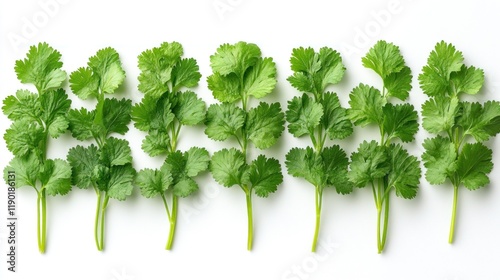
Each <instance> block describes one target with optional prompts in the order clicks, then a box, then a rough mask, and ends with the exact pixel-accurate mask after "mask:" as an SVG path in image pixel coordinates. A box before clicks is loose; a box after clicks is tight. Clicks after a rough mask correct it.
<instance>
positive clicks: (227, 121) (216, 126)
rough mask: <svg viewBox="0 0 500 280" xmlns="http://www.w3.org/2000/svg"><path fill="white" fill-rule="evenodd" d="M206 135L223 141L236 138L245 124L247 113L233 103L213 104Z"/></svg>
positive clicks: (209, 111) (207, 119)
mask: <svg viewBox="0 0 500 280" xmlns="http://www.w3.org/2000/svg"><path fill="white" fill-rule="evenodd" d="M205 124H206V126H207V127H206V128H205V134H206V135H207V136H208V137H210V138H211V139H214V140H217V141H223V140H226V139H228V138H229V137H230V136H236V135H237V133H238V131H239V129H241V128H242V127H243V125H244V124H245V112H244V111H243V110H242V109H241V108H239V107H237V106H236V105H235V104H232V103H222V104H212V105H210V107H208V110H207V118H206V121H205Z"/></svg>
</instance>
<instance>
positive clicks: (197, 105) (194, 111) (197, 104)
mask: <svg viewBox="0 0 500 280" xmlns="http://www.w3.org/2000/svg"><path fill="white" fill-rule="evenodd" d="M176 97H177V104H176V105H175V106H174V107H173V108H172V112H173V113H174V115H175V117H176V118H177V119H178V120H179V122H180V123H181V124H183V125H197V124H200V123H202V122H203V121H204V120H205V114H206V113H205V102H204V101H203V100H201V99H200V98H198V97H197V96H196V94H195V93H194V92H192V91H187V92H183V93H178V94H177V96H176Z"/></svg>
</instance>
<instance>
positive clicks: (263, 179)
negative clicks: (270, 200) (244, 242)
mask: <svg viewBox="0 0 500 280" xmlns="http://www.w3.org/2000/svg"><path fill="white" fill-rule="evenodd" d="M210 66H211V67H212V71H213V74H212V75H210V76H209V77H208V78H207V82H208V88H209V89H210V90H211V91H212V93H213V96H214V97H215V98H216V99H217V100H218V101H220V102H221V103H220V104H213V105H211V106H210V107H209V108H208V111H207V116H206V121H205V124H206V126H207V127H206V129H205V134H207V136H208V137H209V138H211V139H213V140H216V141H223V140H227V139H229V138H233V137H234V138H235V139H236V140H237V141H238V143H239V145H240V148H241V150H237V149H234V148H233V149H229V150H228V149H223V150H221V151H218V152H216V153H215V154H214V155H213V157H212V161H211V163H210V171H211V172H212V175H213V177H214V179H215V180H216V181H217V182H218V183H219V184H221V185H223V186H226V187H231V186H234V185H238V186H240V187H241V189H242V190H243V191H244V192H245V195H246V202H247V211H248V246H247V248H248V250H251V248H252V236H253V219H252V200H251V198H252V194H253V192H255V194H256V195H257V196H260V197H267V196H268V195H269V194H270V193H273V192H275V191H276V190H277V186H278V185H279V184H281V182H282V181H283V176H282V174H281V166H280V164H279V162H278V161H277V160H276V159H273V158H270V159H268V158H266V157H265V156H264V155H259V156H258V157H257V159H256V160H254V161H253V162H251V163H250V164H249V163H247V148H248V143H249V142H252V143H253V145H254V146H255V147H256V148H258V149H261V150H263V149H267V148H269V147H271V146H272V145H274V144H275V143H276V142H277V140H278V138H279V137H280V136H281V133H282V132H283V130H284V123H285V117H284V114H283V112H282V111H281V106H280V104H279V103H273V104H268V103H265V102H261V103H260V104H259V105H258V106H257V107H255V108H249V100H250V97H251V96H253V97H254V98H257V99H260V98H263V97H265V96H267V95H268V94H269V93H271V92H272V91H273V89H274V87H275V86H276V65H275V64H274V62H273V60H272V59H271V58H263V57H262V56H261V51H260V49H259V47H258V46H257V45H255V44H249V43H245V42H238V43H236V44H234V45H230V44H223V45H221V46H220V47H219V48H218V49H217V52H216V53H215V54H213V55H212V56H210ZM240 100H241V107H239V106H238V105H237V103H236V102H239V101H240Z"/></svg>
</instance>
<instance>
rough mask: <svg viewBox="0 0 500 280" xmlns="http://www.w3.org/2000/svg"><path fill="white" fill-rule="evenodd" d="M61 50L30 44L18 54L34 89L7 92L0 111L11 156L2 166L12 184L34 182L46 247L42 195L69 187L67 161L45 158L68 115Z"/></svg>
mask: <svg viewBox="0 0 500 280" xmlns="http://www.w3.org/2000/svg"><path fill="white" fill-rule="evenodd" d="M60 59H61V54H60V53H59V52H58V51H56V50H55V49H53V48H52V47H50V46H49V45H48V44H46V43H39V44H38V45H35V46H31V47H30V50H29V52H28V53H27V55H26V58H25V59H23V60H17V61H16V65H15V71H16V74H17V78H18V79H19V81H20V82H21V83H23V84H32V85H34V86H35V88H36V90H37V92H36V93H32V92H30V91H29V90H26V89H20V90H18V91H17V92H16V94H15V95H9V96H7V97H6V98H5V99H4V101H3V107H2V111H3V113H4V114H5V115H6V116H7V117H8V118H9V119H10V120H11V121H13V123H12V124H11V125H10V127H9V128H8V129H7V130H6V132H5V134H4V140H5V143H6V144H7V148H8V149H9V151H11V152H12V154H13V155H14V158H13V159H12V160H11V161H10V163H9V165H8V166H7V167H5V169H4V178H5V180H6V181H7V180H8V174H9V172H15V173H16V187H23V186H30V187H33V188H34V189H35V190H36V192H37V194H38V198H37V199H38V200H37V221H38V223H37V227H38V230H37V232H38V248H39V250H40V252H41V253H43V252H45V240H46V195H47V194H48V195H57V194H60V195H65V194H67V193H68V192H69V191H70V190H71V167H70V166H69V164H68V163H67V162H66V161H63V160H60V159H54V160H52V159H47V145H48V141H49V139H50V138H58V137H59V136H61V135H62V134H64V133H65V132H66V130H67V129H68V119H67V117H66V115H67V113H68V110H69V108H70V106H71V100H69V99H68V95H67V94H66V93H65V92H64V90H63V89H62V84H63V83H64V81H66V78H67V75H66V72H65V71H63V70H62V69H61V67H62V65H63V64H62V62H61V61H60Z"/></svg>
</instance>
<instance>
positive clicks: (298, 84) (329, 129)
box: [286, 47, 353, 252]
mask: <svg viewBox="0 0 500 280" xmlns="http://www.w3.org/2000/svg"><path fill="white" fill-rule="evenodd" d="M290 64H291V69H292V71H294V73H293V75H292V76H290V77H288V81H289V82H290V84H291V85H292V86H293V87H295V88H296V89H297V90H299V91H303V92H305V93H303V94H302V96H301V97H298V96H296V97H294V98H292V99H291V100H290V101H288V109H287V111H286V120H287V122H288V131H289V132H290V133H291V134H293V136H295V137H301V136H304V135H308V136H309V137H310V138H311V141H312V144H313V146H314V147H313V148H311V147H307V148H305V149H303V148H293V149H291V150H290V151H289V152H288V154H287V155H286V167H287V169H288V173H289V174H290V175H292V176H294V177H301V178H304V179H306V180H307V181H308V182H309V183H311V184H312V185H314V187H315V189H316V192H315V193H316V194H315V201H316V231H315V234H314V239H313V245H312V251H313V252H314V251H316V243H317V239H318V234H319V223H320V216H321V205H322V200H323V198H322V197H323V190H324V188H325V187H330V186H334V187H335V189H336V190H337V192H338V193H341V194H348V193H350V192H351V191H352V187H353V185H352V183H350V182H349V181H348V180H347V166H348V163H349V161H348V159H347V155H346V153H345V152H344V150H342V149H341V148H340V147H339V146H337V145H335V146H332V147H324V146H325V142H326V139H327V137H328V138H330V139H331V140H333V139H344V138H346V137H348V136H349V135H351V134H352V124H351V121H350V120H349V119H348V118H347V110H346V109H344V108H342V106H341V105H340V101H339V98H338V96H337V94H336V93H331V92H327V91H326V88H327V87H328V86H329V85H334V84H337V83H339V82H340V81H341V79H342V77H343V76H344V72H345V67H344V65H343V64H342V58H341V57H340V54H339V53H338V52H336V51H334V50H332V49H331V48H327V47H324V48H321V49H320V50H319V52H315V51H314V49H312V48H302V47H300V48H296V49H293V51H292V57H291V58H290Z"/></svg>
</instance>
